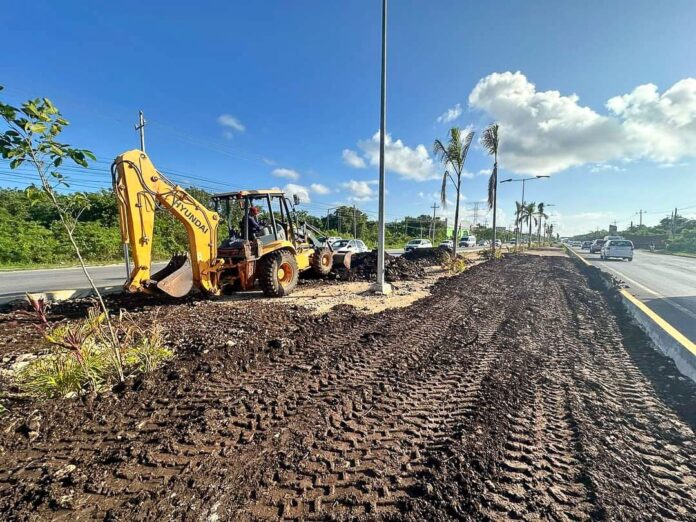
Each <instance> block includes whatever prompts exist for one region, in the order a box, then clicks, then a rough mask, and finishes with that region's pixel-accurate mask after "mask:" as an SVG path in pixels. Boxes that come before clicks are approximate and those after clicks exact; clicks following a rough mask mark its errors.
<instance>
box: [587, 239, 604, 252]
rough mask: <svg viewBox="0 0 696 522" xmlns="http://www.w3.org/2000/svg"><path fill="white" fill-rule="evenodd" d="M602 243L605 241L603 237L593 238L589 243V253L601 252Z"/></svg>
mask: <svg viewBox="0 0 696 522" xmlns="http://www.w3.org/2000/svg"><path fill="white" fill-rule="evenodd" d="M604 243H606V240H604V239H595V240H594V241H593V242H592V244H591V245H590V254H598V253H599V252H601V251H602V247H603V246H604Z"/></svg>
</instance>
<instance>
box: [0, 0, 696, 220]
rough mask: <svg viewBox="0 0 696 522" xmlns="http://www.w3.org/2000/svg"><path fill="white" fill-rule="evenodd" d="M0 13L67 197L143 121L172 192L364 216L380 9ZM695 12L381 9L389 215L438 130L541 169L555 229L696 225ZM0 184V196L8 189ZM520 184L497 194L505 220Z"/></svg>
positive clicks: (475, 172) (428, 165)
mask: <svg viewBox="0 0 696 522" xmlns="http://www.w3.org/2000/svg"><path fill="white" fill-rule="evenodd" d="M3 13H4V18H5V19H6V20H9V21H10V22H11V23H6V24H5V34H4V42H5V47H4V51H3V59H2V60H1V61H0V84H2V85H5V87H6V91H4V99H5V100H8V101H10V102H14V103H20V102H21V101H22V100H24V99H26V98H27V97H30V96H48V97H50V98H51V99H52V100H53V101H54V102H55V103H56V104H57V105H58V106H59V107H60V108H61V109H62V111H63V113H64V114H65V115H66V116H67V117H68V119H69V120H70V121H71V123H72V125H71V127H70V129H69V131H68V132H67V139H68V141H70V142H71V143H73V144H76V145H79V146H81V147H86V148H90V149H92V150H93V151H94V152H95V153H96V154H97V155H98V157H99V160H100V162H99V163H98V164H95V165H94V167H95V169H94V170H90V171H89V172H85V173H81V174H77V173H71V176H72V179H73V181H74V183H75V187H76V188H81V189H89V188H95V187H97V186H107V185H108V176H107V175H106V172H105V169H107V168H108V164H109V163H110V161H111V160H112V159H113V157H114V156H115V155H117V154H118V153H119V152H122V151H124V150H128V149H131V148H135V147H137V145H138V137H137V134H136V133H135V131H134V129H133V124H134V123H135V121H136V119H137V111H138V109H142V110H143V111H144V112H145V116H146V119H147V120H148V126H147V131H146V132H147V138H146V139H147V151H148V153H149V154H150V156H151V157H152V159H153V161H154V162H155V164H156V165H157V166H159V167H161V168H162V169H163V170H165V171H169V172H171V173H172V175H173V176H174V177H175V178H176V179H177V180H179V181H181V182H182V183H186V182H188V181H191V182H195V183H197V184H201V185H203V186H204V187H206V188H208V189H211V190H225V189H227V190H229V189H236V188H252V187H271V186H280V187H285V186H288V189H289V190H291V191H292V190H294V191H298V192H301V193H303V195H304V196H305V197H308V198H309V200H310V201H309V202H307V203H306V204H305V208H307V209H308V210H310V211H312V212H313V213H316V214H321V215H323V214H325V213H326V211H327V209H328V208H330V207H332V206H335V205H336V204H339V203H349V204H352V203H355V204H357V205H358V206H359V207H360V208H362V209H364V210H366V211H368V212H370V213H374V212H375V211H376V202H375V198H374V196H375V194H374V193H375V191H376V184H375V180H376V179H377V168H376V166H375V165H374V161H375V155H374V153H375V150H376V142H375V141H374V140H373V136H374V134H375V132H376V131H377V130H378V126H379V59H380V56H379V42H380V34H379V29H380V25H379V23H380V20H379V15H380V2H379V1H378V0H370V1H368V0H343V1H341V2H329V1H322V0H314V1H309V0H305V1H300V0H298V1H293V2H290V1H281V0H278V1H270V0H269V1H267V2H248V1H244V2H242V1H227V2H223V1H200V2H197V3H195V4H191V3H190V2H180V1H174V0H172V1H169V2H166V3H165V2H154V1H153V2H128V1H123V2H109V3H96V2H77V1H62V2H51V1H35V2H32V3H31V5H30V4H27V3H23V4H22V3H18V2H15V3H13V4H12V5H10V6H5V7H4V10H3ZM694 19H696V3H695V2H692V1H690V0H683V1H678V0H671V1H670V2H667V3H662V2H654V1H642V0H640V1H636V0H630V1H628V0H627V1H623V2H621V1H614V2H602V1H583V2H575V3H571V2H552V1H534V2H519V1H491V2H474V1H461V0H459V1H455V0H452V1H444V0H443V1H435V0H433V1H427V2H426V1H424V0H400V1H394V0H392V2H391V4H390V18H389V68H388V75H389V78H388V115H387V128H388V132H389V134H390V136H391V143H390V146H389V148H388V151H389V157H390V161H389V165H388V166H389V167H390V170H389V172H388V181H387V183H388V196H387V205H388V208H387V213H388V218H389V219H397V218H399V217H401V216H404V215H407V214H408V215H418V214H422V213H429V212H431V210H430V209H429V207H430V206H431V205H432V204H433V202H435V201H436V199H437V196H436V194H437V192H438V190H439V184H440V182H439V180H438V179H437V177H438V174H439V173H440V172H441V170H440V168H439V167H438V166H437V165H436V164H433V162H432V155H431V154H430V151H431V148H432V142H433V140H434V139H435V138H437V137H439V138H443V139H444V138H445V137H446V132H447V129H448V128H449V127H450V126H452V125H458V126H461V127H467V126H473V128H474V129H475V130H476V131H477V137H478V135H479V133H480V131H481V130H482V129H483V128H484V127H485V125H486V124H488V123H490V122H491V121H494V120H496V121H499V122H500V124H501V160H500V161H501V166H502V171H501V174H500V176H501V179H504V178H506V177H519V176H521V175H524V174H542V173H543V174H551V175H552V177H551V178H550V179H547V180H539V181H535V182H533V183H529V184H527V190H528V192H527V198H526V199H527V200H528V201H530V200H533V201H537V202H538V201H544V202H547V203H551V204H553V205H554V206H553V207H550V210H552V211H553V212H554V214H555V216H554V218H553V221H555V222H556V224H557V228H558V230H560V231H561V232H562V233H576V232H581V231H584V230H586V229H592V228H595V227H597V226H600V227H605V226H606V225H607V224H608V223H609V222H610V221H614V220H617V221H618V222H619V225H620V226H621V225H628V223H629V222H630V221H631V220H634V221H637V219H638V218H637V215H636V213H637V212H638V210H639V209H643V210H647V211H648V213H647V214H646V215H645V217H644V220H645V222H646V223H653V222H655V221H657V220H659V219H660V218H661V217H663V216H664V215H665V214H666V213H667V212H669V210H668V209H670V208H673V207H675V206H676V207H679V208H684V211H683V213H684V214H690V213H692V214H693V213H696V192H695V191H694V188H695V187H696V183H694V176H693V168H694V158H693V156H694V155H696V80H693V78H694V77H696V70H695V69H694V67H695V66H694V60H693V52H694V49H696V32H694V31H693V20H694ZM690 79H691V80H690ZM448 111H449V112H448ZM447 114H449V115H450V117H451V116H455V115H456V116H457V117H456V118H455V119H453V120H451V121H445V120H447V119H448V118H447V117H446V115H447ZM438 118H440V121H438ZM490 164H491V161H490V159H489V158H488V157H487V156H486V155H485V154H483V152H482V151H481V150H480V148H478V146H475V147H474V148H473V149H472V151H471V153H470V156H469V159H468V163H467V170H468V172H469V173H470V174H471V177H470V178H467V179H465V181H464V184H463V192H464V196H465V198H466V199H465V200H464V202H465V203H466V204H471V203H474V202H476V201H480V200H482V199H483V198H484V197H485V194H486V185H487V179H486V176H485V175H483V174H480V172H481V171H483V170H485V169H489V168H490V166H491V165H490ZM101 169H103V170H101ZM7 172H8V169H7V167H6V165H2V166H0V184H1V185H3V186H15V185H21V184H23V183H25V182H26V178H24V177H21V178H18V179H16V180H10V179H9V177H8V174H7ZM520 188H521V187H520V186H519V184H506V185H503V186H502V187H501V189H500V193H499V194H500V200H499V201H500V203H499V205H500V209H501V215H500V218H501V220H502V221H503V223H505V224H509V222H510V220H511V216H512V210H513V208H514V201H515V200H516V199H519V196H520V194H519V191H520ZM305 192H306V193H305ZM469 206H470V205H469ZM440 211H441V212H442V215H451V214H452V213H453V206H452V205H450V206H449V208H448V209H446V210H444V211H443V210H442V209H440ZM482 214H483V213H482V212H480V213H479V215H480V216H481V215H482ZM371 215H374V214H371ZM489 218H490V216H489ZM464 219H465V223H466V222H468V221H470V220H471V216H470V215H469V214H467V213H465V214H464Z"/></svg>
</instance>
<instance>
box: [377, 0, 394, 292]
mask: <svg viewBox="0 0 696 522" xmlns="http://www.w3.org/2000/svg"><path fill="white" fill-rule="evenodd" d="M380 83H381V87H380V111H379V112H380V114H379V224H378V227H377V284H376V285H375V286H374V290H375V291H376V292H378V293H380V294H383V295H386V294H390V293H391V285H390V284H388V283H387V282H386V281H385V278H384V275H385V274H384V272H385V271H384V253H385V252H384V243H385V241H384V193H385V175H384V140H385V137H386V132H387V129H386V127H387V0H382V70H381V82H380Z"/></svg>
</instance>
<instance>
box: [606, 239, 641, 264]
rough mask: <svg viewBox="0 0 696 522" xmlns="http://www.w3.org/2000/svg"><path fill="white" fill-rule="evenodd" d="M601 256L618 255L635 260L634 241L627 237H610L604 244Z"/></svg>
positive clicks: (607, 257)
mask: <svg viewBox="0 0 696 522" xmlns="http://www.w3.org/2000/svg"><path fill="white" fill-rule="evenodd" d="M599 257H601V258H602V259H609V258H610V257H618V258H621V259H626V260H628V261H633V243H632V242H631V241H628V240H627V239H610V240H609V241H607V242H606V243H604V245H603V246H602V250H601V251H600V253H599Z"/></svg>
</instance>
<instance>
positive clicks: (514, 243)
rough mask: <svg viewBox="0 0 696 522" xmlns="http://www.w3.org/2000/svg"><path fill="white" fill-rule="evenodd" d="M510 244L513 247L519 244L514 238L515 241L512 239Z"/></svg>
mask: <svg viewBox="0 0 696 522" xmlns="http://www.w3.org/2000/svg"><path fill="white" fill-rule="evenodd" d="M509 243H510V244H511V245H513V246H514V245H516V244H517V239H514V238H513V239H511V240H510V241H509Z"/></svg>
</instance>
